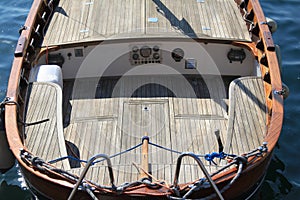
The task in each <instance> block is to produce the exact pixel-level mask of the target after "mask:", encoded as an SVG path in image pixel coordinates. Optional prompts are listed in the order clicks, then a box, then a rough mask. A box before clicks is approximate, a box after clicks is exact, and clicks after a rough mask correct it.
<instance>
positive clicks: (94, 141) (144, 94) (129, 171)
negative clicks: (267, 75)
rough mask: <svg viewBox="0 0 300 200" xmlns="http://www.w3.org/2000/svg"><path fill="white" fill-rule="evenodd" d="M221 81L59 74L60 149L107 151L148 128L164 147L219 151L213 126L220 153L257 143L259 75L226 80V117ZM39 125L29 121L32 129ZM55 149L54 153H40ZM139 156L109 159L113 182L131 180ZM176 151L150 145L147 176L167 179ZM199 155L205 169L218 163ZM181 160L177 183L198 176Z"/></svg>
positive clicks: (83, 153) (85, 153) (125, 145)
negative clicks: (61, 76) (62, 142)
mask: <svg viewBox="0 0 300 200" xmlns="http://www.w3.org/2000/svg"><path fill="white" fill-rule="evenodd" d="M224 80H225V81H224ZM224 82H227V83H228V82H229V81H228V80H226V79H224V78H223V80H222V79H221V78H218V77H207V78H204V79H203V78H199V77H188V78H187V79H185V78H182V77H181V78H180V77H175V76H168V77H167V76H161V77H159V76H143V77H122V78H105V79H101V80H98V79H79V80H76V81H74V80H69V81H65V82H64V101H63V108H64V138H65V140H66V148H67V152H68V154H69V155H71V156H74V157H78V158H80V159H83V160H87V159H89V158H90V157H91V156H93V155H94V154H98V153H105V154H108V155H113V154H115V153H118V152H121V151H124V150H126V149H129V148H130V147H132V146H135V145H137V144H139V143H141V138H142V137H143V136H144V135H148V136H149V137H150V141H151V142H153V143H155V144H158V145H161V146H164V147H167V148H170V149H174V150H177V151H180V152H194V153H196V154H206V153H211V152H215V151H218V150H219V149H218V141H217V138H216V136H215V133H214V132H215V131H216V130H219V131H220V136H221V140H222V141H223V144H224V146H225V150H226V151H228V152H226V153H234V154H242V153H245V152H247V151H249V150H252V149H254V148H257V147H258V146H259V145H260V144H261V142H262V140H263V130H264V124H265V118H264V115H265V107H264V106H263V105H264V96H263V94H264V93H263V88H262V87H263V86H262V83H261V79H259V78H248V79H241V80H239V81H235V82H234V84H231V86H230V88H231V89H230V91H231V92H230V102H229V116H228V115H227V106H228V105H227V103H226V102H228V99H227V98H228V97H227V91H228V89H227V88H228V84H225V86H224ZM167 88H168V89H167ZM45 89H46V88H45ZM35 98H39V96H35ZM41 98H42V97H41ZM40 106H41V108H40V107H36V108H35V109H34V110H35V111H34V112H35V113H36V112H39V111H36V110H39V109H42V105H40ZM232 110H235V112H233V111H232ZM31 112H33V111H31V110H28V113H27V115H28V116H30V115H32V114H30V113H31ZM232 112H233V113H234V114H231V113H232ZM228 117H229V119H228ZM46 123H48V122H46ZM40 126H41V125H39V124H37V125H35V126H34V127H35V128H36V130H39V127H40ZM48 128H49V127H48ZM44 129H45V131H39V134H41V133H42V134H45V135H46V134H47V131H46V130H48V129H46V128H45V127H44ZM30 134H33V133H32V132H30V133H27V135H28V137H29V138H30V137H32V136H30ZM35 134H37V133H35ZM42 138H44V137H43V136H41V137H37V138H36V140H29V141H28V142H27V143H30V144H28V147H29V149H30V150H31V149H36V148H35V147H34V146H35V145H37V144H39V143H40V141H39V140H42ZM49 140H50V141H48V142H51V139H49ZM51 147H52V146H51V145H50V146H49V148H48V149H46V148H44V149H43V152H42V151H39V150H35V151H33V153H34V154H36V155H38V156H41V157H42V156H43V155H45V153H46V154H47V153H48V154H50V152H52V151H53V149H52V148H51ZM53 148H56V147H55V146H53ZM51 149H52V150H51ZM57 156H59V155H54V154H53V155H52V157H51V156H50V157H47V158H45V159H47V160H49V159H54V158H57ZM141 157H142V155H141V148H137V149H135V150H133V151H131V152H128V153H126V154H123V155H121V156H117V157H115V158H113V159H112V162H113V168H114V171H115V173H116V174H115V176H116V177H118V178H117V183H118V184H121V183H123V182H125V181H126V182H130V181H134V180H136V179H137V177H138V171H139V170H138V169H137V167H135V165H137V166H140V164H141ZM177 157H178V154H175V153H170V152H168V151H165V150H162V149H159V148H157V147H154V146H150V147H149V164H150V171H151V173H152V174H153V176H154V177H156V178H157V179H164V180H166V181H167V182H170V181H171V180H172V179H173V178H174V171H175V164H176V159H177ZM203 161H204V163H205V164H206V165H207V169H208V171H209V172H213V171H215V170H216V169H218V168H219V167H220V166H221V165H222V164H224V163H222V162H221V163H219V165H218V166H214V165H209V163H208V162H207V161H205V160H204V159H203ZM133 163H135V164H133ZM103 164H104V163H103ZM184 164H185V165H184V166H185V167H184V170H182V173H181V177H180V181H181V182H188V181H193V180H194V179H195V178H196V177H202V176H203V174H202V172H201V170H199V168H198V167H196V165H195V163H194V162H193V161H191V160H184ZM80 166H81V165H80V163H77V162H71V167H80ZM97 166H99V167H97ZM80 170H82V169H80V168H74V169H73V170H72V171H73V172H79V171H80ZM105 173H106V172H105V168H104V166H103V165H102V164H101V163H99V164H98V165H96V166H94V167H93V168H92V170H90V172H89V174H88V176H89V177H91V178H92V179H93V180H94V181H97V182H100V183H103V181H104V183H105V184H108V183H109V180H108V176H105V177H103V176H102V175H103V174H105Z"/></svg>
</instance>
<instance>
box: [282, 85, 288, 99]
mask: <svg viewBox="0 0 300 200" xmlns="http://www.w3.org/2000/svg"><path fill="white" fill-rule="evenodd" d="M282 91H283V93H282V96H283V99H287V98H288V96H289V95H290V89H289V87H288V86H287V85H286V84H285V83H282Z"/></svg>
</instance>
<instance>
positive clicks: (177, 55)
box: [172, 48, 184, 62]
mask: <svg viewBox="0 0 300 200" xmlns="http://www.w3.org/2000/svg"><path fill="white" fill-rule="evenodd" d="M183 57H184V51H183V50H182V49H180V48H176V49H174V50H173V51H172V58H173V59H174V60H175V61H176V62H180V61H181V60H182V59H183Z"/></svg>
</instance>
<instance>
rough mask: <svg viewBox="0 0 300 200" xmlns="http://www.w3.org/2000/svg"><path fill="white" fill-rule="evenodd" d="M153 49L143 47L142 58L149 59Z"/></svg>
mask: <svg viewBox="0 0 300 200" xmlns="http://www.w3.org/2000/svg"><path fill="white" fill-rule="evenodd" d="M151 52H152V50H151V48H150V47H148V46H143V47H142V48H141V49H140V54H141V56H142V57H144V58H148V57H149V56H150V55H151Z"/></svg>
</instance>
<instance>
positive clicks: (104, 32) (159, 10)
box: [43, 0, 250, 46]
mask: <svg viewBox="0 0 300 200" xmlns="http://www.w3.org/2000/svg"><path fill="white" fill-rule="evenodd" d="M58 33H59V34H58ZM166 35H167V36H168V37H172V36H174V37H192V38H214V39H225V40H243V41H250V37H249V32H248V30H247V26H246V23H245V21H244V20H243V19H242V16H241V14H240V10H239V8H238V6H237V5H236V3H235V1H234V0H219V1H215V0H205V1H204V0H203V1H196V0H153V1H152V0H122V1H119V0H97V1H94V0H84V1H82V0H60V2H59V5H58V8H57V9H56V10H55V12H54V15H53V19H52V21H51V23H50V25H49V28H48V31H47V34H46V37H45V40H44V43H43V46H51V45H58V44H66V43H73V42H83V41H93V40H107V39H109V38H115V39H118V38H136V37H147V38H149V37H161V36H166Z"/></svg>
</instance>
